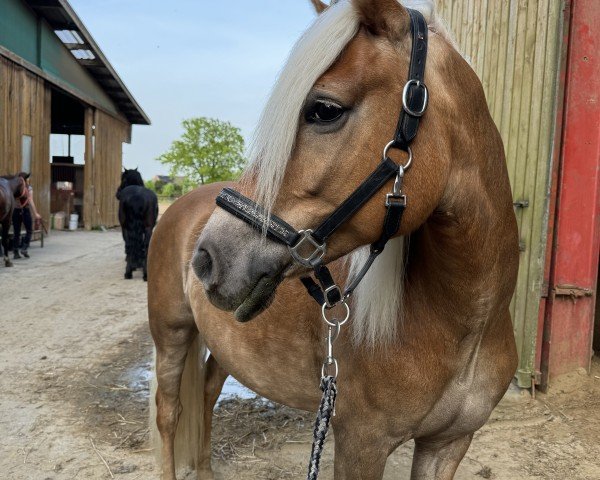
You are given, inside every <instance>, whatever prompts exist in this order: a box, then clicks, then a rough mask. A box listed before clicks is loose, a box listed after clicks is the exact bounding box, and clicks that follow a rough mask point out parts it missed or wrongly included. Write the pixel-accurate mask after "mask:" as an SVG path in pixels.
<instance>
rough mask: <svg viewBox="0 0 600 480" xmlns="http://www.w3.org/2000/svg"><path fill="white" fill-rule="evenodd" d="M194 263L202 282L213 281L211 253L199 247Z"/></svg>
mask: <svg viewBox="0 0 600 480" xmlns="http://www.w3.org/2000/svg"><path fill="white" fill-rule="evenodd" d="M193 264H194V271H195V272H196V275H197V276H198V278H199V279H200V280H201V281H202V283H204V284H208V283H211V277H212V270H213V261H212V258H211V256H210V253H208V251H207V250H205V249H204V248H199V249H198V251H197V252H196V255H194V260H193Z"/></svg>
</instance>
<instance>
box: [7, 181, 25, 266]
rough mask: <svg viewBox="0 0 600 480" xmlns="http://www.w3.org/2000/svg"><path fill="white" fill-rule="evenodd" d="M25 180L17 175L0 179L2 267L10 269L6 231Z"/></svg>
mask: <svg viewBox="0 0 600 480" xmlns="http://www.w3.org/2000/svg"><path fill="white" fill-rule="evenodd" d="M26 188H27V187H26V186H25V180H23V178H22V177H19V176H17V175H4V176H2V177H0V226H1V227H2V246H1V247H0V253H2V250H4V266H6V267H12V266H13V264H12V262H11V261H10V259H9V258H8V230H9V229H10V224H11V222H12V213H13V209H14V206H15V202H18V201H19V199H20V198H21V197H22V196H23V195H24V194H25V189H26Z"/></svg>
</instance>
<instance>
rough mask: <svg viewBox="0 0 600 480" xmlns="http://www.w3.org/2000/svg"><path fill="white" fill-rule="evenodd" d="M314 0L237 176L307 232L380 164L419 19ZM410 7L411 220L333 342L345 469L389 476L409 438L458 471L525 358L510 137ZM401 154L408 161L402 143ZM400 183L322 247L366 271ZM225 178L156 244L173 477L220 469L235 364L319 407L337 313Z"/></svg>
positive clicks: (388, 1) (447, 474) (472, 78)
mask: <svg viewBox="0 0 600 480" xmlns="http://www.w3.org/2000/svg"><path fill="white" fill-rule="evenodd" d="M313 3H314V4H315V5H316V7H317V10H318V11H319V12H320V16H319V17H318V19H317V20H316V22H315V24H314V25H313V26H312V27H311V28H310V29H309V30H308V31H307V32H306V34H305V35H304V36H303V37H302V38H301V39H300V41H299V42H298V44H297V45H296V47H295V49H294V50H293V52H292V54H291V56H290V59H289V61H288V63H287V65H286V67H285V68H284V70H283V71H282V73H281V76H280V78H279V80H278V82H277V84H276V85H275V88H274V90H273V93H272V97H271V99H270V100H269V102H268V103H267V106H266V108H265V110H264V113H263V115H262V117H261V120H260V122H259V126H258V129H257V133H256V137H255V141H254V144H253V148H252V149H251V156H252V163H251V166H250V168H249V169H248V171H247V172H246V173H245V175H244V177H243V178H242V181H241V182H240V183H239V185H236V186H235V187H236V188H239V189H240V190H241V192H242V194H243V195H246V196H248V197H251V198H253V199H254V200H255V201H256V202H257V203H258V204H260V205H262V206H263V207H264V208H265V209H266V210H267V211H270V212H272V213H273V214H274V215H277V216H278V217H280V218H283V219H285V220H286V221H287V222H289V224H291V225H294V226H295V227H296V228H315V226H317V225H319V224H320V223H321V222H322V221H323V220H324V219H325V218H326V217H328V216H329V215H330V214H331V212H333V211H334V209H335V208H336V207H337V206H339V205H340V204H341V203H342V202H343V201H344V199H346V198H348V196H349V195H350V194H351V192H353V191H354V190H355V189H356V187H357V186H358V185H360V184H361V182H363V181H364V180H365V178H367V176H369V174H370V173H371V172H372V171H373V169H374V168H376V167H377V166H378V164H379V163H380V162H381V157H382V150H383V149H384V146H385V145H386V144H387V143H388V141H389V140H390V139H391V138H393V134H394V128H395V126H396V123H397V121H398V116H399V112H401V111H402V108H403V107H402V104H403V101H402V99H403V87H404V86H405V84H406V79H407V78H408V70H409V63H410V57H411V43H412V42H411V39H412V35H411V28H410V20H409V15H408V12H407V10H406V9H405V8H404V7H402V6H401V5H400V4H399V3H397V2H396V1H395V0H340V1H338V2H336V3H335V5H332V6H331V7H329V8H326V5H324V4H322V3H321V2H320V1H313ZM405 3H406V4H408V6H410V7H414V8H419V9H420V10H421V11H422V12H423V13H424V15H425V17H426V18H427V20H428V25H429V47H428V48H429V53H428V56H427V66H426V73H425V82H426V84H427V87H428V89H429V92H430V101H429V106H428V109H427V113H426V115H425V116H424V117H423V118H422V120H421V124H420V127H419V134H418V136H417V137H416V139H415V141H414V143H413V144H412V151H413V154H414V157H413V158H412V165H411V166H410V169H409V170H407V171H406V175H405V178H404V185H403V193H404V194H405V195H406V197H407V199H408V200H407V207H406V210H405V213H404V217H403V219H402V223H401V225H400V230H399V231H398V233H397V235H396V238H394V239H392V240H391V241H390V242H389V243H388V246H387V247H386V248H385V250H384V251H383V253H382V254H381V256H380V257H379V258H378V259H377V260H376V261H375V263H374V264H373V267H372V268H371V270H370V271H369V272H368V274H367V276H366V277H365V279H364V280H363V282H362V283H361V284H360V286H359V287H358V288H357V289H356V290H355V292H354V295H353V296H352V297H351V298H350V299H349V300H348V304H349V308H350V309H351V311H352V315H351V321H350V322H349V323H348V325H347V327H348V328H346V326H345V327H343V328H342V331H341V334H340V337H339V339H338V340H337V342H336V355H335V356H336V358H337V360H338V362H339V376H338V378H337V383H338V400H337V404H336V416H335V417H334V418H333V420H332V425H333V432H334V434H335V465H334V472H335V478H336V479H338V480H341V479H362V480H379V479H381V478H382V477H383V472H384V468H385V464H386V459H387V457H388V455H389V454H390V453H391V452H392V451H393V450H394V449H395V448H397V447H398V446H399V445H400V444H402V443H404V442H406V441H407V440H409V439H411V438H412V439H414V440H415V450H414V458H413V466H412V477H411V478H413V479H428V480H429V479H437V480H447V479H451V478H453V476H454V473H455V471H456V469H457V467H458V465H459V463H460V461H461V459H462V458H463V456H464V455H465V453H466V451H467V449H468V447H469V445H470V443H471V439H472V437H473V433H474V432H475V431H476V430H477V429H479V428H480V427H481V426H482V425H483V424H484V423H485V422H486V420H487V419H488V417H489V415H490V413H491V411H492V409H493V408H494V407H495V405H496V404H497V402H498V401H499V400H500V398H501V397H502V395H503V394H504V392H505V391H506V388H507V387H508V385H509V383H510V381H511V378H512V377H513V374H514V372H515V368H516V360H517V356H516V349H515V342H514V337H513V331H512V324H511V319H510V315H509V302H510V299H511V296H512V293H513V289H514V286H515V282H516V273H517V263H518V239H517V226H516V221H515V217H514V213H513V209H512V200H511V191H510V186H509V181H508V175H507V170H506V165H505V158H504V152H503V146H502V141H501V139H500V136H499V134H498V131H497V129H496V127H495V126H494V123H493V121H492V119H491V117H490V114H489V111H488V108H487V105H486V101H485V97H484V93H483V90H482V87H481V84H480V82H479V80H478V79H477V77H476V75H475V73H474V72H473V70H472V69H471V68H470V67H469V65H468V63H467V62H466V61H465V60H464V59H463V58H462V57H461V56H460V55H459V54H458V53H457V51H456V50H455V48H454V47H453V44H452V41H451V40H450V39H449V36H448V34H447V33H445V31H444V29H443V27H442V26H441V25H440V23H439V21H438V20H437V19H436V17H435V14H434V13H433V12H432V8H431V5H430V2H427V1H423V0H421V1H414V2H408V1H407V2H405ZM390 157H392V160H393V161H394V162H396V163H397V164H404V165H405V164H406V163H407V162H408V159H407V155H406V154H405V153H404V152H402V151H401V150H398V149H392V150H391V151H390ZM393 183H394V182H393V181H392V180H389V181H387V183H386V184H385V185H384V186H383V188H381V190H380V191H379V192H378V193H377V194H376V195H375V196H373V197H372V198H371V199H370V200H369V201H367V202H366V203H365V204H364V205H363V206H362V207H361V208H360V209H359V210H358V211H357V212H356V213H355V214H354V215H353V216H352V217H351V218H350V219H349V220H348V221H347V222H346V223H344V224H343V226H342V227H341V228H340V229H339V230H338V231H337V232H336V233H335V234H334V235H332V236H331V238H330V239H329V240H328V242H327V251H326V254H325V255H324V257H323V258H322V261H323V262H324V263H327V264H328V266H329V267H330V268H331V271H332V273H333V276H334V278H336V279H338V280H339V281H343V280H344V279H346V278H352V277H354V276H355V275H357V274H358V273H357V272H358V270H359V269H360V268H361V267H362V265H363V262H364V260H365V258H366V257H367V256H368V255H369V249H368V247H365V246H366V245H369V244H370V243H373V242H374V241H376V240H377V239H378V238H379V236H380V234H381V229H382V224H383V222H384V215H386V207H385V200H386V193H387V192H390V191H391V190H392V188H393ZM223 186H224V185H213V186H207V187H203V188H201V189H198V190H195V191H194V192H192V193H191V194H188V195H186V196H185V197H183V198H182V199H180V200H179V201H178V202H176V203H175V204H174V205H173V206H172V207H170V208H169V210H168V211H167V212H166V214H165V215H164V217H163V218H162V219H161V221H160V224H159V226H158V228H157V230H156V232H155V234H154V238H153V241H152V245H151V249H150V257H149V274H150V281H149V284H148V293H149V295H148V300H149V316H150V328H151V331H152V336H153V338H154V342H155V345H156V377H157V387H156V388H157V391H156V404H157V411H156V414H157V416H156V420H157V425H158V430H159V432H160V440H161V441H162V448H161V452H162V460H161V462H162V464H161V468H162V475H163V478H164V479H168V480H172V479H175V478H176V477H175V471H176V470H175V465H176V463H177V464H180V463H185V464H188V465H191V466H194V467H195V468H196V470H197V472H198V475H199V478H201V479H207V478H213V476H212V473H211V468H210V456H211V452H210V426H211V416H212V409H213V406H214V404H215V401H216V399H217V397H218V395H219V392H220V390H221V387H222V385H223V382H224V381H225V379H226V377H227V376H228V375H232V376H234V377H235V378H236V379H238V380H239V381H240V382H241V383H243V384H244V385H247V386H248V387H250V388H251V389H253V390H254V391H256V392H258V393H259V394H260V395H263V396H265V397H267V398H270V399H272V400H274V401H276V402H279V403H283V404H286V405H290V406H292V407H296V408H301V409H305V410H310V411H315V410H316V409H317V407H318V405H319V400H320V397H321V392H320V390H319V378H320V375H321V366H322V359H323V357H324V356H325V344H324V338H325V337H326V332H327V327H326V325H325V324H324V323H323V321H322V319H321V309H320V307H319V306H318V305H316V304H315V303H313V302H312V300H311V299H310V298H309V297H308V295H306V292H305V291H304V289H303V286H302V285H301V284H300V282H299V281H298V277H299V276H303V275H306V274H307V273H308V272H309V269H308V268H307V267H302V266H300V265H298V264H297V263H294V262H293V260H292V257H291V256H290V252H289V250H288V248H286V247H285V246H284V245H282V244H280V243H277V242H274V241H272V240H271V239H268V238H265V237H264V236H262V235H261V231H260V229H258V230H257V229H255V228H252V227H250V226H249V225H248V224H247V223H245V222H244V221H241V220H240V219H238V218H236V217H234V216H233V215H231V214H230V213H228V212H226V211H225V210H223V209H221V208H217V209H216V210H215V209H214V199H215V196H216V195H217V194H218V193H219V190H220V189H221V188H222V187H223ZM175 232H176V234H175ZM345 255H348V257H347V259H345V258H342V257H344V256H345ZM236 320H243V321H244V322H247V323H244V322H240V321H236ZM205 347H207V348H208V349H209V350H210V352H211V355H210V356H209V358H208V360H207V361H206V363H205V362H204V358H205V356H204V354H205V350H204V348H205ZM180 402H181V403H180ZM307 456H308V451H307Z"/></svg>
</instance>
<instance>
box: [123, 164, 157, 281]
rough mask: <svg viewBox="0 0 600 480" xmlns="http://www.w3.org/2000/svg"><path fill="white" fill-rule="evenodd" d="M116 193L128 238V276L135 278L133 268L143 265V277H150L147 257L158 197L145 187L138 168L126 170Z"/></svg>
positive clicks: (126, 243)
mask: <svg viewBox="0 0 600 480" xmlns="http://www.w3.org/2000/svg"><path fill="white" fill-rule="evenodd" d="M116 197H117V199H118V200H119V223H120V224H121V231H122V233H123V240H124V241H125V255H126V262H127V265H126V267H125V279H127V280H129V279H131V278H133V272H134V271H135V270H136V269H137V268H141V269H142V270H143V278H144V280H147V279H148V271H147V265H146V257H147V253H148V247H149V245H150V239H151V238H152V231H153V230H154V227H155V225H156V221H157V219H158V198H157V197H156V194H155V193H154V192H153V191H152V190H150V189H148V188H146V187H144V181H143V179H142V176H141V175H140V173H139V172H138V170H137V168H136V169H133V170H127V169H125V170H124V171H123V173H122V174H121V185H119V188H118V189H117V193H116Z"/></svg>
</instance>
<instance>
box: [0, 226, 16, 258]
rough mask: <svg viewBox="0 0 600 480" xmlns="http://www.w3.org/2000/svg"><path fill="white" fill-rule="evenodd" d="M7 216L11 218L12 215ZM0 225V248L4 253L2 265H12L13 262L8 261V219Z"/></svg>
mask: <svg viewBox="0 0 600 480" xmlns="http://www.w3.org/2000/svg"><path fill="white" fill-rule="evenodd" d="M9 218H12V217H11V216H9ZM0 227H2V250H3V253H4V266H5V267H12V266H13V263H12V262H11V261H10V258H9V257H8V230H9V228H10V220H9V221H8V222H4V223H2V225H0Z"/></svg>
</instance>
